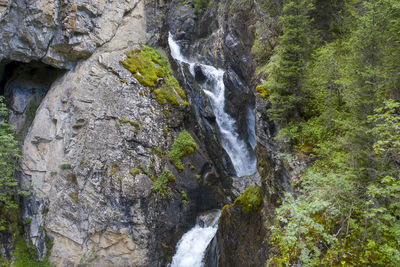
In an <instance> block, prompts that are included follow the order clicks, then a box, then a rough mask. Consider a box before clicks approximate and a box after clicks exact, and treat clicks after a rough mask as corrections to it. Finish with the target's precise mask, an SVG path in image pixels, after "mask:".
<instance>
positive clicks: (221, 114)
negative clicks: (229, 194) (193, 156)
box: [168, 34, 257, 177]
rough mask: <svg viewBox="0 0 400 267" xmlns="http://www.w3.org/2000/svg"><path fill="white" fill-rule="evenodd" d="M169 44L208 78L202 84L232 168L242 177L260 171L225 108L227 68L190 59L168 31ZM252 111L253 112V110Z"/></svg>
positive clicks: (175, 54) (186, 61)
mask: <svg viewBox="0 0 400 267" xmlns="http://www.w3.org/2000/svg"><path fill="white" fill-rule="evenodd" d="M168 43H169V47H170V49H171V55H172V57H173V58H175V60H178V61H181V62H185V63H188V64H189V66H190V71H191V73H192V75H193V76H195V74H194V67H195V65H198V66H200V67H201V69H202V72H203V74H204V75H205V76H206V77H207V80H206V82H204V83H202V84H200V87H201V89H203V91H204V92H205V93H206V94H207V96H208V97H209V99H210V102H211V106H212V109H213V111H214V114H215V118H216V121H217V125H218V128H219V131H220V133H221V136H220V139H221V145H222V147H223V148H224V149H225V151H226V153H227V154H228V155H229V157H230V159H231V161H232V164H233V167H234V168H235V171H236V175H237V176H238V177H241V176H246V175H251V174H253V173H255V172H256V171H257V167H256V158H255V156H254V155H252V154H250V151H249V149H248V147H247V145H246V142H245V141H244V140H242V139H241V138H240V137H239V134H238V131H237V129H236V122H235V120H234V119H233V118H232V117H231V116H230V115H229V114H228V113H226V112H225V110H224V107H225V84H224V80H223V78H224V73H225V71H224V70H221V69H217V68H215V67H213V66H210V65H204V64H200V63H195V62H191V61H190V60H188V59H186V58H185V57H184V56H183V55H182V53H181V51H180V47H179V45H178V44H177V43H176V42H175V40H174V39H173V37H172V35H171V34H169V37H168ZM250 112H252V111H251V110H250ZM250 115H252V116H253V120H254V114H251V113H250ZM250 117H251V116H250ZM247 119H248V121H250V122H251V118H250V119H249V114H247ZM249 126H252V127H253V129H251V130H250V132H251V133H254V123H253V125H251V123H249ZM250 136H251V135H250ZM252 136H253V138H254V136H255V135H254V134H253V135H252ZM254 140H255V138H254ZM250 142H251V143H253V142H254V141H253V140H250ZM254 143H255V142H254Z"/></svg>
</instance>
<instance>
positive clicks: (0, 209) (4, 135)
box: [0, 97, 21, 232]
mask: <svg viewBox="0 0 400 267" xmlns="http://www.w3.org/2000/svg"><path fill="white" fill-rule="evenodd" d="M3 100H4V97H0V231H7V232H12V231H13V229H14V227H15V226H16V224H17V222H18V216H19V214H18V204H17V203H16V201H15V198H16V196H17V195H18V194H19V193H21V192H20V191H19V190H18V189H17V186H18V182H17V180H16V179H15V178H14V173H15V169H16V158H18V157H19V149H18V142H17V140H16V139H15V136H14V133H13V129H12V126H11V125H10V124H9V123H8V122H7V115H8V110H7V108H6V105H5V104H4V102H3Z"/></svg>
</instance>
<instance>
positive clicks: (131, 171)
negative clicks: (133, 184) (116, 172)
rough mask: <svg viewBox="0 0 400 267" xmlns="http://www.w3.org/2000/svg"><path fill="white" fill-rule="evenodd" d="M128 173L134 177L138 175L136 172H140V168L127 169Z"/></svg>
mask: <svg viewBox="0 0 400 267" xmlns="http://www.w3.org/2000/svg"><path fill="white" fill-rule="evenodd" d="M129 173H130V174H131V175H132V176H133V177H135V176H136V175H138V174H139V173H140V170H139V169H132V170H130V171H129Z"/></svg>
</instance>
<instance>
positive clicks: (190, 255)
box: [169, 211, 220, 267]
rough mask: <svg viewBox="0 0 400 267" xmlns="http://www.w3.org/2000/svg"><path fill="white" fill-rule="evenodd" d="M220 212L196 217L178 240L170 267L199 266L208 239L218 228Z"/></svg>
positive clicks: (209, 239)
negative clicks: (192, 224) (194, 221)
mask: <svg viewBox="0 0 400 267" xmlns="http://www.w3.org/2000/svg"><path fill="white" fill-rule="evenodd" d="M219 216H220V212H219V211H217V212H215V211H212V212H209V213H207V214H204V215H200V216H199V217H198V218H197V222H196V225H195V226H194V227H193V228H192V229H190V231H189V232H187V233H185V234H184V235H183V236H182V238H181V239H180V240H179V242H178V245H177V246H176V247H177V250H176V253H175V255H174V257H173V258H172V263H171V264H170V265H169V266H170V267H201V266H203V258H204V255H205V253H206V249H207V246H208V244H209V243H210V241H211V240H212V239H213V237H214V236H215V233H216V232H217V228H218V219H219Z"/></svg>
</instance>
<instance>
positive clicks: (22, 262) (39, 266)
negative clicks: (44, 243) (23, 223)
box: [12, 238, 51, 267]
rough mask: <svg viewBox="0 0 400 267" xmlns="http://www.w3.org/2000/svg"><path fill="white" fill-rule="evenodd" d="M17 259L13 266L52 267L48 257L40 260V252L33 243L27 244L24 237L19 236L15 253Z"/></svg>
mask: <svg viewBox="0 0 400 267" xmlns="http://www.w3.org/2000/svg"><path fill="white" fill-rule="evenodd" d="M13 256H14V257H15V261H14V262H13V264H12V266H13V267H50V266H51V264H50V263H49V262H48V260H47V259H45V260H44V261H38V260H37V258H38V254H37V252H36V249H35V247H34V246H33V245H29V246H27V245H26V243H25V240H24V239H23V238H18V239H17V241H16V242H15V250H14V253H13Z"/></svg>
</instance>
